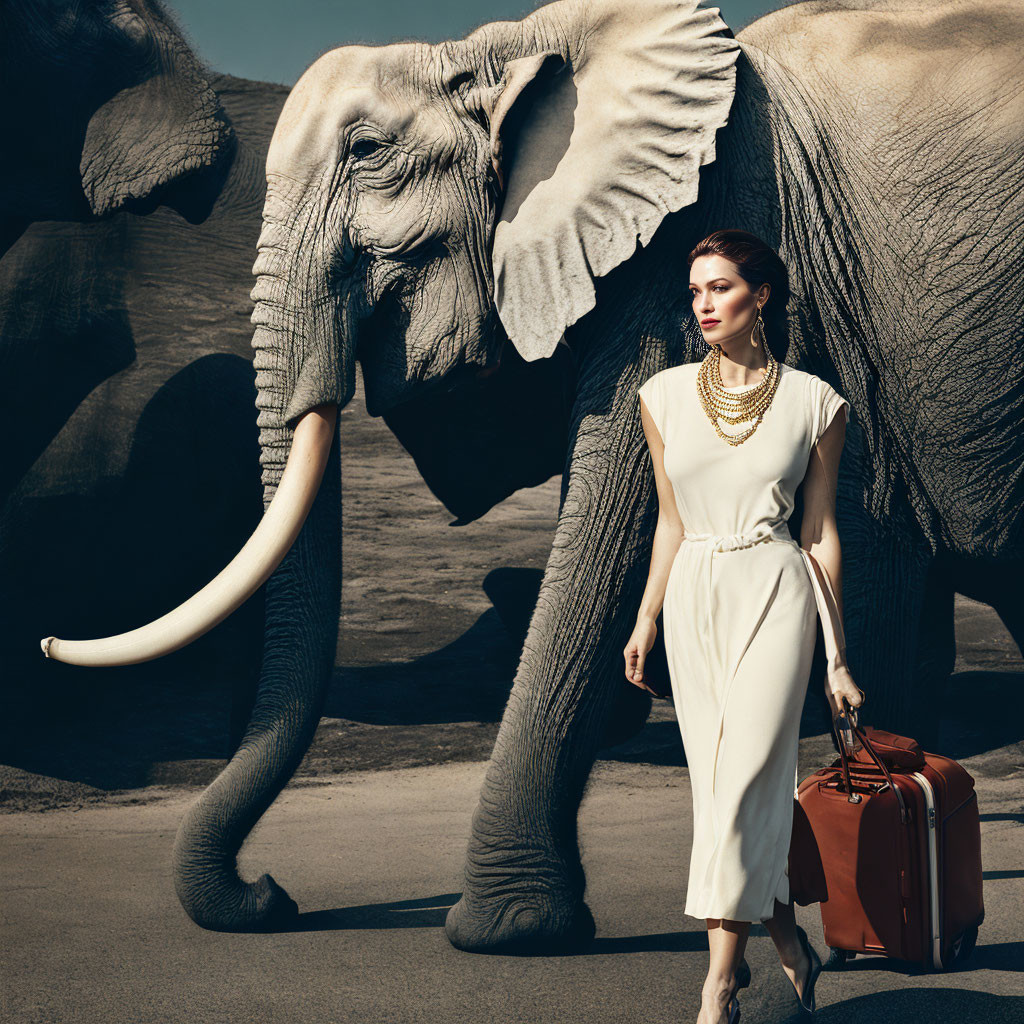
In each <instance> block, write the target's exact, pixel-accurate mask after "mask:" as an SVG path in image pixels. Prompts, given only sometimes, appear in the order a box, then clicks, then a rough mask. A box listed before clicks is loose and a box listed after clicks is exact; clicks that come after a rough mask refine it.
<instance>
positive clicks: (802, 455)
mask: <svg viewBox="0 0 1024 1024" xmlns="http://www.w3.org/2000/svg"><path fill="white" fill-rule="evenodd" d="M699 365H700V364H699V363H686V364H683V365H681V366H673V367H670V368H669V369H667V370H662V371H661V372H660V373H657V374H655V375H654V376H653V377H651V378H650V379H649V380H648V381H646V382H645V383H644V384H643V385H642V386H641V388H640V389H639V393H640V395H641V396H642V398H643V400H644V404H645V405H646V406H647V409H648V411H649V412H650V415H651V417H652V419H653V420H654V423H655V425H656V426H657V428H658V431H659V433H660V434H661V437H662V441H663V442H664V445H665V472H666V474H667V476H668V478H669V480H670V481H671V483H672V490H673V493H674V495H675V500H676V506H677V508H678V511H679V516H680V518H681V520H682V523H683V531H684V533H685V536H684V539H683V542H682V543H681V544H680V545H679V550H678V552H677V554H676V557H675V560H674V561H673V563H672V569H671V572H670V574H669V578H668V584H667V587H666V591H665V602H664V608H663V613H662V620H663V628H664V634H665V652H666V655H667V658H668V666H669V675H670V678H671V682H672V697H673V700H674V702H675V708H676V716H677V718H678V721H679V730H680V732H681V734H682V739H683V747H684V750H685V753H686V763H687V765H688V767H689V771H690V784H691V787H692V791H693V849H692V852H691V855H690V872H689V881H688V885H687V891H686V906H685V909H684V913H686V914H687V915H689V916H691V917H696V918H702V919H703V918H727V919H729V920H733V921H750V922H757V921H766V920H768V919H770V918H771V917H772V916H773V915H774V912H775V910H774V907H775V900H778V901H779V902H780V903H788V902H789V898H790V892H789V875H788V859H789V844H790V836H791V833H792V827H793V797H794V793H795V788H796V784H797V781H798V780H797V743H798V738H799V729H800V715H801V711H802V709H803V703H804V696H805V694H806V692H807V683H808V679H809V676H810V668H811V659H812V657H813V654H814V641H815V633H816V630H815V623H816V617H817V615H818V613H819V610H821V611H822V612H823V615H822V623H823V626H825V627H826V629H828V628H829V624H828V623H827V622H826V619H825V613H824V610H823V609H822V603H821V602H822V601H823V600H824V598H823V595H822V594H821V584H820V583H819V582H818V580H817V579H816V577H815V574H814V571H813V569H812V568H811V562H810V558H809V556H808V555H807V554H806V552H803V550H802V549H801V548H800V546H799V544H798V542H797V541H796V540H795V539H794V538H793V537H792V536H791V535H790V532H789V527H788V525H787V520H788V519H789V516H790V513H791V512H792V511H793V497H794V494H795V493H796V490H797V488H798V487H799V486H800V483H801V482H802V481H803V479H804V476H805V474H806V472H807V466H808V462H809V460H810V454H811V449H812V448H813V446H814V444H815V442H816V441H817V440H818V438H819V437H821V435H822V434H823V433H824V431H825V428H826V427H827V426H828V425H829V423H830V422H831V421H832V418H833V417H834V416H835V414H836V413H837V412H838V411H839V409H841V408H845V409H846V410H847V411H848V410H849V402H847V401H846V399H845V398H842V397H840V395H839V394H837V393H836V391H835V390H834V389H833V388H832V387H831V386H830V385H829V384H828V383H826V382H825V381H823V380H822V379H821V378H820V377H816V376H814V375H813V374H809V373H805V372H804V371H802V370H797V369H796V368H795V367H792V366H788V365H787V364H785V363H780V364H779V370H780V377H779V381H778V385H777V389H776V392H775V395H774V396H773V398H772V402H771V405H770V406H769V407H768V409H767V410H766V411H765V413H764V416H763V418H762V420H761V423H760V424H759V425H758V427H757V429H756V430H755V431H754V433H753V434H752V435H751V436H750V437H749V438H747V440H746V441H744V442H743V443H742V444H739V445H730V444H729V443H728V442H726V441H724V440H722V438H720V437H719V436H718V434H717V433H716V431H715V428H714V427H713V426H712V424H711V421H710V420H709V419H708V417H707V415H706V414H705V412H704V410H703V408H702V406H701V404H700V397H699V395H698V393H697V369H698V367H699ZM754 386H755V385H747V386H746V387H736V388H728V389H727V390H729V391H732V392H741V391H744V390H747V388H748V387H754ZM720 422H721V421H720ZM721 425H722V429H723V431H724V432H725V433H731V434H737V433H742V431H743V430H744V429H746V428H748V427H749V426H750V424H749V422H747V423H740V424H736V425H735V426H733V425H730V424H725V423H722V424H721Z"/></svg>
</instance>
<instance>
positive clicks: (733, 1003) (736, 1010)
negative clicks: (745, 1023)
mask: <svg viewBox="0 0 1024 1024" xmlns="http://www.w3.org/2000/svg"><path fill="white" fill-rule="evenodd" d="M739 1020H740V1001H739V1000H738V999H737V998H736V997H735V996H733V997H732V999H730V1000H729V1024H739Z"/></svg>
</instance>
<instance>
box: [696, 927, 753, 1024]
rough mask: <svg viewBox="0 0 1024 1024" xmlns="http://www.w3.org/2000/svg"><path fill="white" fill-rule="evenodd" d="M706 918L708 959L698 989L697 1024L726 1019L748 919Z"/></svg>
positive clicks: (745, 937) (734, 987)
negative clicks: (709, 957) (699, 1004)
mask: <svg viewBox="0 0 1024 1024" xmlns="http://www.w3.org/2000/svg"><path fill="white" fill-rule="evenodd" d="M706 921H707V925H708V949H709V950H710V952H711V959H710V963H709V965H708V976H707V978H706V979H705V981H704V988H703V991H702V992H701V1006H700V1014H699V1015H698V1017H697V1024H720V1022H721V1021H724V1020H726V1008H727V1007H728V1005H729V1000H730V999H731V998H732V997H733V996H734V995H735V994H736V989H737V986H736V968H737V967H739V965H740V961H741V960H742V959H743V951H744V950H745V949H746V947H747V936H748V935H749V934H750V922H749V921H729V920H727V919H724V918H723V919H718V918H711V917H709V918H706Z"/></svg>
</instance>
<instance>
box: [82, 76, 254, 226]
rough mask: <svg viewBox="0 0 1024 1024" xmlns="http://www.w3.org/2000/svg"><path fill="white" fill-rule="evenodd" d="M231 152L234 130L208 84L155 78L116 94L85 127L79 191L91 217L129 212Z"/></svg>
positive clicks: (200, 80)
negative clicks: (83, 197)
mask: <svg viewBox="0 0 1024 1024" xmlns="http://www.w3.org/2000/svg"><path fill="white" fill-rule="evenodd" d="M234 144H235V136H234V129H233V128H232V126H231V123H230V121H229V120H228V118H227V115H226V114H225V112H224V110H223V109H222V108H221V105H220V101H219V99H218V98H217V94H216V93H215V92H214V91H213V89H212V88H211V87H210V85H209V83H208V82H206V81H205V80H204V79H203V78H201V77H200V76H199V75H192V74H184V73H179V72H177V71H161V72H160V73H158V74H155V75H153V76H152V77H150V78H147V79H146V80H145V81H143V82H139V83H138V84H135V85H132V86H129V87H127V88H124V89H121V90H120V91H119V92H117V93H115V94H114V95H113V96H112V97H111V98H110V99H108V100H107V102H106V103H104V104H103V106H102V107H100V108H99V109H98V110H97V111H96V112H95V113H94V114H93V115H92V117H91V118H90V119H89V124H88V126H87V128H86V132H85V140H84V141H83V143H82V156H81V160H80V163H79V171H80V172H81V175H82V190H83V191H84V193H85V197H86V199H87V200H88V202H89V207H90V209H91V210H92V212H93V213H94V214H95V215H96V216H103V215H104V214H108V213H114V212H116V211H118V210H121V209H125V208H128V209H131V204H132V203H133V202H136V201H139V200H146V199H149V198H150V197H151V195H152V194H153V193H155V192H158V191H159V190H160V189H162V188H163V187H165V186H167V185H169V184H170V183H172V182H176V181H178V180H179V179H182V178H184V177H185V176H186V175H188V174H196V175H197V176H198V174H199V172H201V171H203V170H204V169H205V168H207V167H209V166H211V165H212V164H213V163H214V161H215V159H217V158H218V157H219V156H221V155H223V152H224V149H225V148H228V149H230V148H231V147H233V146H234ZM225 173H226V168H225ZM206 212H209V211H208V210H207V211H206ZM204 216H205V214H202V215H198V214H197V215H196V216H195V217H189V219H190V220H201V219H203V217H204Z"/></svg>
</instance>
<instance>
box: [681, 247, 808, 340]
mask: <svg viewBox="0 0 1024 1024" xmlns="http://www.w3.org/2000/svg"><path fill="white" fill-rule="evenodd" d="M699 256H722V257H723V258H725V259H727V260H729V262H730V263H735V264H736V271H737V273H738V274H739V275H740V277H742V278H743V280H744V281H746V282H747V285H748V286H749V287H750V290H751V291H752V292H754V291H757V289H758V288H760V287H761V285H763V284H768V285H769V286H770V287H771V294H770V295H769V296H768V301H767V302H766V303H765V304H764V308H763V309H762V310H761V319H762V320H763V321H764V333H765V338H766V340H767V342H768V345H769V347H770V348H771V350H772V355H774V356H775V358H776V359H781V358H782V356H783V354H784V353H785V350H786V348H787V347H788V345H787V342H788V338H787V335H786V305H787V304H788V302H789V296H790V290H789V273H788V271H787V270H786V264H785V263H783V262H782V259H781V258H780V257H779V254H778V253H777V252H776V251H775V250H774V249H773V248H772V247H771V246H770V245H768V244H767V242H764V241H762V240H761V239H760V238H758V237H757V235H752V234H751V233H750V232H749V231H741V230H739V229H738V228H723V229H721V230H720V231H713V232H712V233H711V234H710V235H708V236H707V237H706V238H704V239H703V240H702V241H700V242H698V243H697V245H696V246H694V248H693V250H692V251H691V252H690V255H689V257H688V258H687V262H686V265H687V266H688V267H692V266H693V261H694V260H695V259H697V258H698V257H699Z"/></svg>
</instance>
